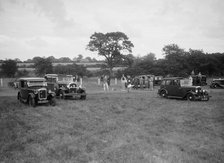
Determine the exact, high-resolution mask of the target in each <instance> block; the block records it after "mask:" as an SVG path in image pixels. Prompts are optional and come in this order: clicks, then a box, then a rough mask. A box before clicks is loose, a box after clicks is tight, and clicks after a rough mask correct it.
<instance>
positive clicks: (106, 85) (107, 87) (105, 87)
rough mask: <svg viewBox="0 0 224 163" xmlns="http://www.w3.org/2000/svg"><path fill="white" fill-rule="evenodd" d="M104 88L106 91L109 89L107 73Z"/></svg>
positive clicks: (104, 78)
mask: <svg viewBox="0 0 224 163" xmlns="http://www.w3.org/2000/svg"><path fill="white" fill-rule="evenodd" d="M103 90H104V91H109V86H108V76H107V75H104V77H103Z"/></svg>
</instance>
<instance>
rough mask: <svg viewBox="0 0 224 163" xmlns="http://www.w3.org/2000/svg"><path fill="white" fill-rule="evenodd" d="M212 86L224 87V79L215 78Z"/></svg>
mask: <svg viewBox="0 0 224 163" xmlns="http://www.w3.org/2000/svg"><path fill="white" fill-rule="evenodd" d="M210 88H224V79H213V80H212V82H211V84H210Z"/></svg>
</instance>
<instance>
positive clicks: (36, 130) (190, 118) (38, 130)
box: [0, 80, 224, 163]
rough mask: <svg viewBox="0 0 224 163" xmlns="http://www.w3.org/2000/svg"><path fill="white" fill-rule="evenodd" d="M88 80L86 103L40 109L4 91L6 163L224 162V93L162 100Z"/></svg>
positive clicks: (2, 156) (1, 135)
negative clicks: (197, 99)
mask: <svg viewBox="0 0 224 163" xmlns="http://www.w3.org/2000/svg"><path fill="white" fill-rule="evenodd" d="M84 85H85V86H86V88H87V91H88V90H89V91H88V96H87V100H85V101H79V100H70V99H67V100H59V99H58V100H57V105H56V106H55V107H52V106H45V105H42V106H37V107H35V108H31V107H29V106H27V105H26V104H21V103H19V102H18V101H17V100H16V96H15V95H16V91H15V90H10V89H8V88H4V89H3V88H0V95H1V96H0V162H38V163H39V162H77V163H148V162H152V163H154V162H155V163H157V162H159V163H160V162H164V163H166V162H168V163H170V162H189V163H192V162H193V163H198V162H203V163H204V162H209V163H210V162H212V163H218V162H220V163H221V162H224V90H209V91H210V95H211V96H212V98H211V99H210V100H209V101H208V102H189V101H185V100H175V99H163V98H160V97H158V96H157V90H156V89H154V90H153V91H149V90H142V91H140V90H138V91H131V92H129V93H127V92H122V91H119V88H118V87H116V86H113V87H114V90H115V91H110V92H102V88H100V87H99V86H97V84H96V82H93V81H90V80H89V81H88V82H86V83H85V84H84ZM7 92H8V93H7Z"/></svg>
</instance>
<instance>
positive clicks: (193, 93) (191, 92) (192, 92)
mask: <svg viewBox="0 0 224 163" xmlns="http://www.w3.org/2000/svg"><path fill="white" fill-rule="evenodd" d="M189 94H192V95H196V94H197V93H195V92H194V91H189V92H187V93H186V95H185V96H184V97H187V95H189Z"/></svg>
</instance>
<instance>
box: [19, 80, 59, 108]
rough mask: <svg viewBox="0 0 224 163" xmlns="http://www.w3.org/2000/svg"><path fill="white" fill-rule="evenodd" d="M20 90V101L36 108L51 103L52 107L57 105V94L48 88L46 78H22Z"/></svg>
mask: <svg viewBox="0 0 224 163" xmlns="http://www.w3.org/2000/svg"><path fill="white" fill-rule="evenodd" d="M18 88H19V91H18V94H17V98H18V100H20V101H21V102H25V103H28V104H29V105H30V106H33V107H35V106H36V105H37V104H41V103H49V104H50V105H52V106H54V105H55V104H56V102H55V93H54V92H52V91H51V90H49V89H48V88H47V83H46V80H45V79H44V78H36V77H35V78H20V79H19V80H18Z"/></svg>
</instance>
